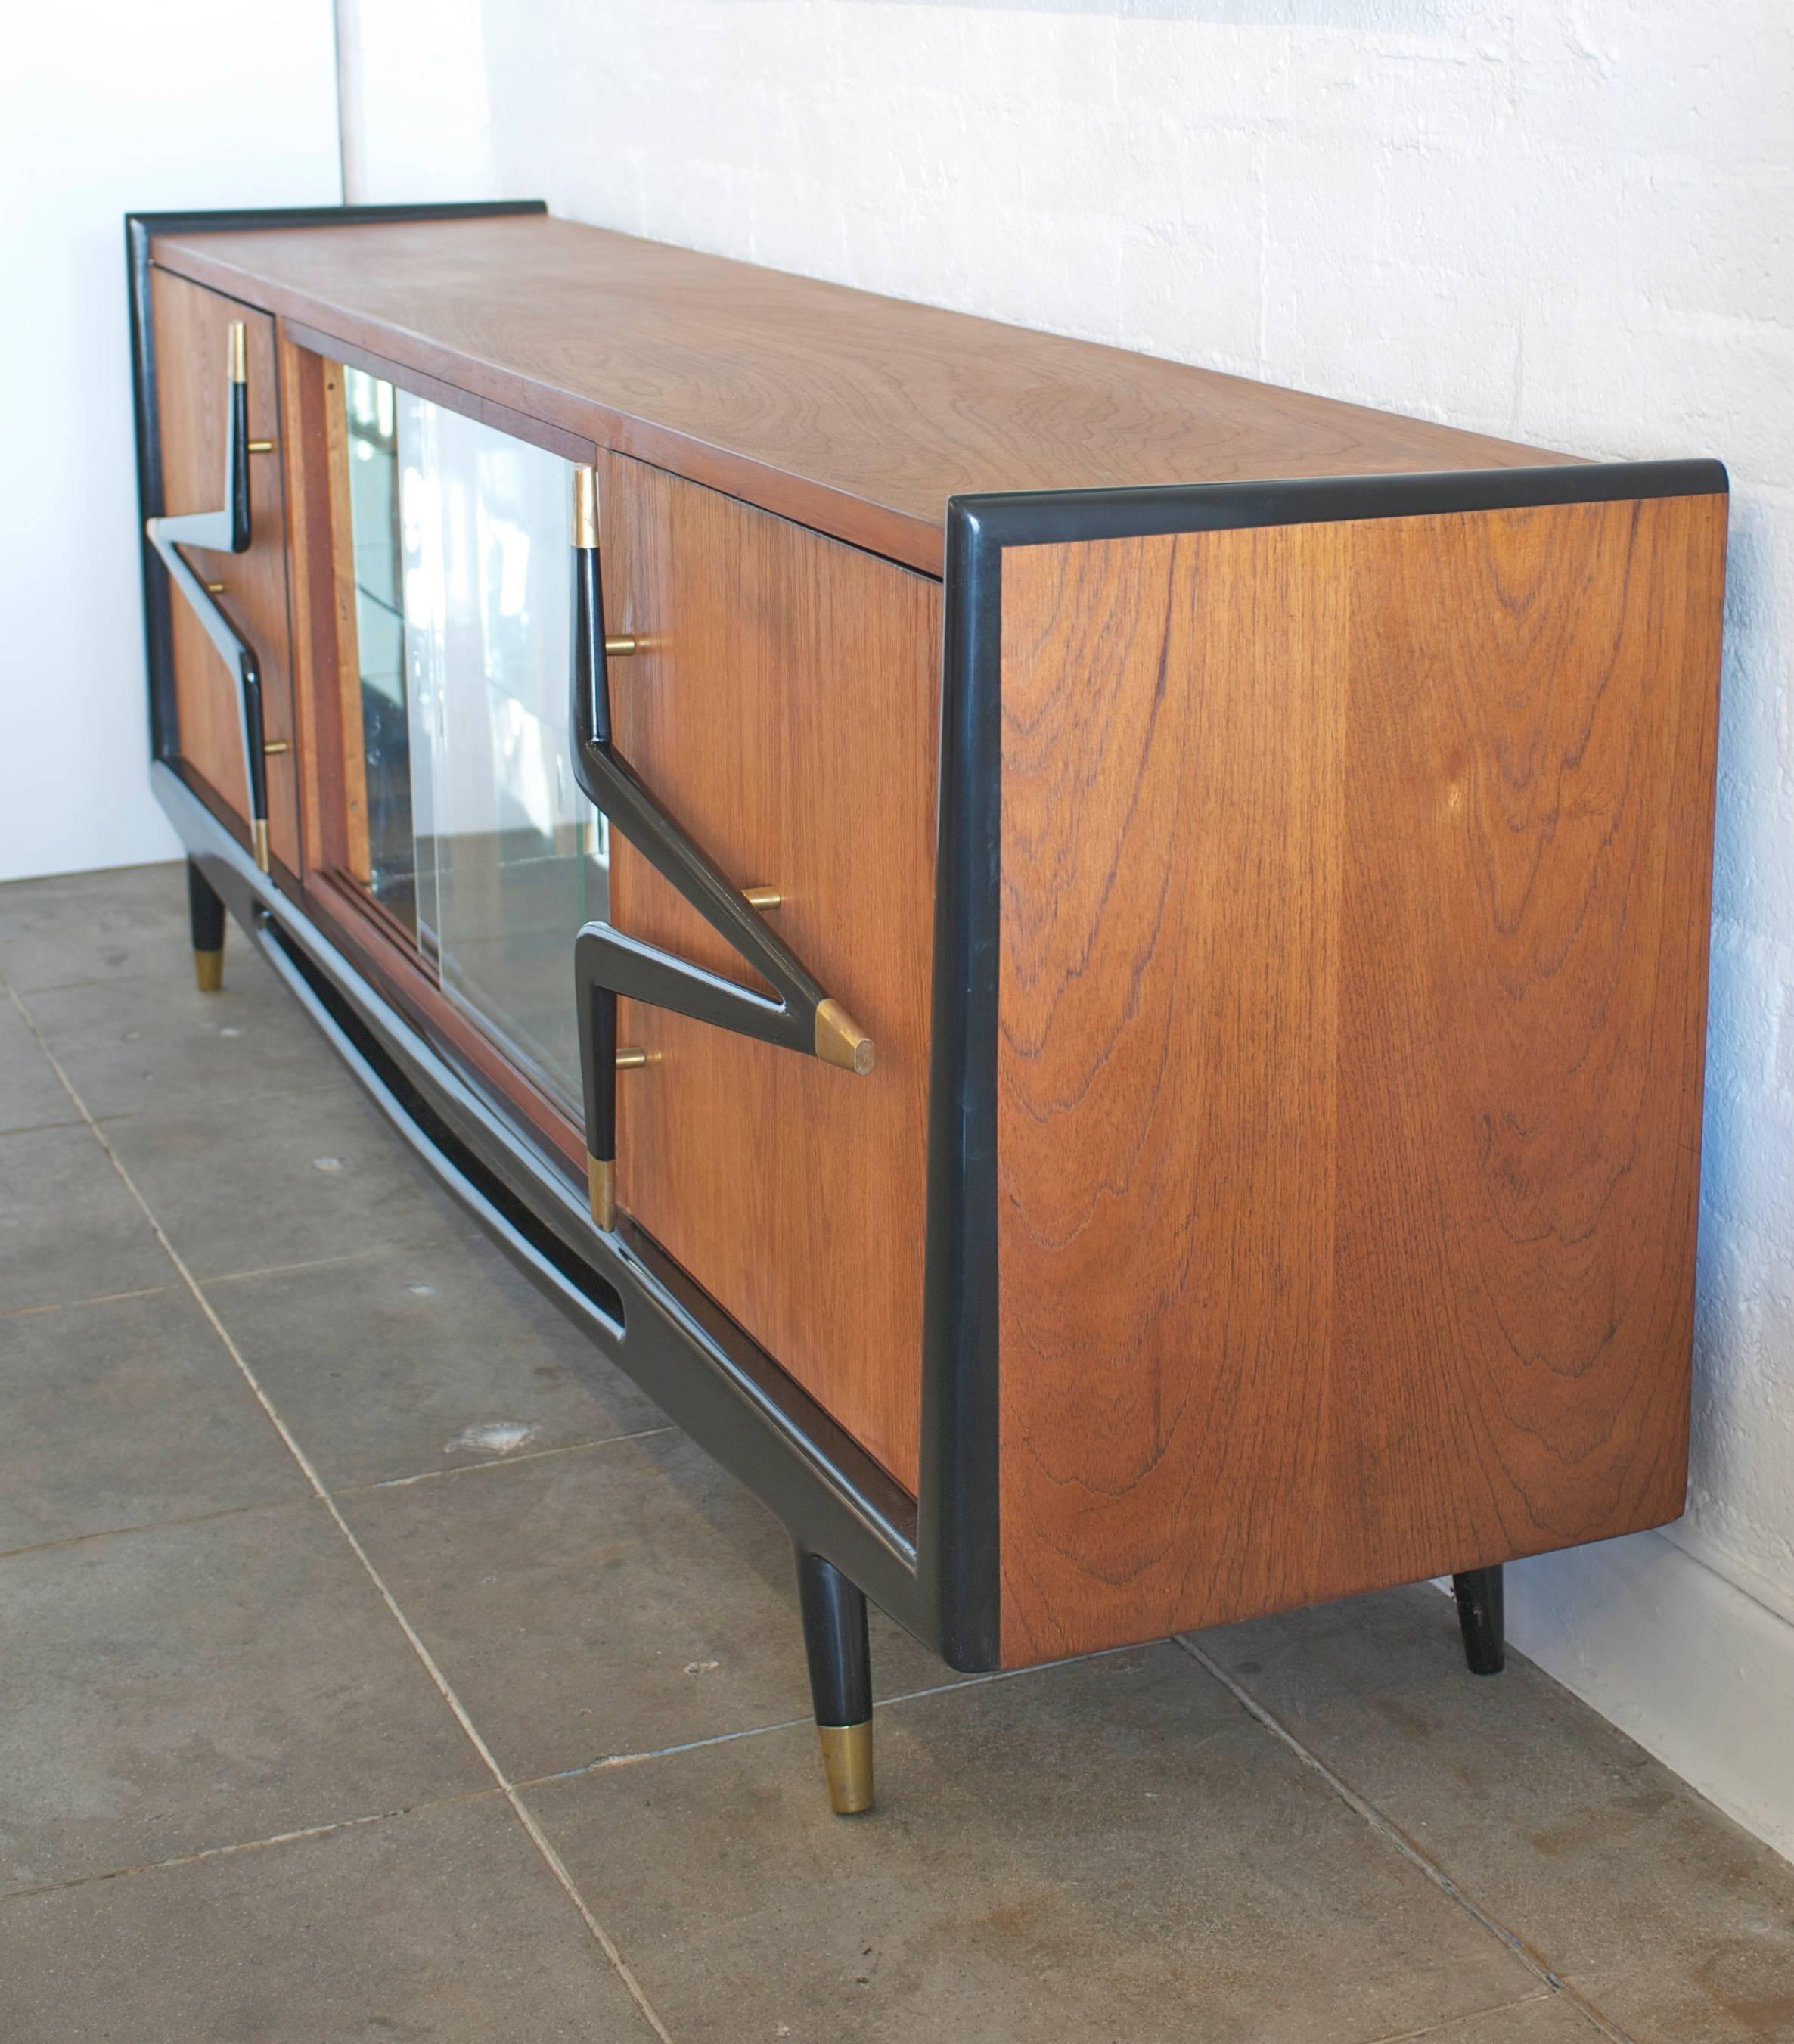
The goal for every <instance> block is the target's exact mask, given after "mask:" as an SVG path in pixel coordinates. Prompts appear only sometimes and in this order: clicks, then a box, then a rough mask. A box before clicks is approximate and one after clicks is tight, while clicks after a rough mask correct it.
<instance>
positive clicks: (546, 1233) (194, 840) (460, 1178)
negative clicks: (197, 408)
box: [151, 763, 943, 1650]
mask: <svg viewBox="0 0 1794 2044" xmlns="http://www.w3.org/2000/svg"><path fill="white" fill-rule="evenodd" d="M151 780H152V786H153V787H154V790H155V792H156V797H157V799H158V800H159V801H160V802H161V804H162V806H163V809H165V810H166V811H167V813H168V816H169V818H170V820H171V821H172V822H173V824H174V825H175V829H176V830H177V831H178V832H179V834H180V836H181V838H182V841H183V842H184V843H185V844H186V847H187V850H188V853H189V855H190V858H191V859H193V860H194V863H195V864H196V865H197V866H198V869H199V871H200V873H201V874H202V877H203V878H204V881H205V882H206V885H207V886H209V887H210V888H211V889H213V892H214V893H217V894H218V895H219V896H221V897H222V898H223V900H224V901H225V904H226V905H227V906H228V907H229V909H230V912H231V913H232V915H233V916H235V917H236V920H237V921H238V923H239V924H241V925H242V927H243V928H244V929H245V930H246V931H247V932H248V933H249V936H250V937H251V938H252V940H253V941H254V942H255V944H256V945H257V947H259V949H260V950H261V951H262V952H263V955H265V956H266V957H267V959H268V961H269V962H270V963H271V965H272V966H273V967H274V969H275V972H276V973H277V974H279V977H280V978H282V980H283V981H284V982H286V985H287V986H288V988H289V989H290V991H291V992H292V993H293V994H294V997H296V998H297V999H298V1001H299V1002H300V1004H301V1005H302V1006H303V1007H304V1008H305V1010H306V1012H308V1013H309V1015H310V1016H311V1017H312V1019H313V1021H314V1022H316V1023H317V1025H318V1027H319V1028H321V1029H322V1030H323V1032H324V1033H325V1035H326V1036H327V1037H328V1039H329V1040H330V1042H331V1043H332V1046H333V1047H335V1049H336V1051H337V1052H338V1054H339V1055H340V1056H341V1057H342V1058H344V1060H345V1062H347V1063H348V1066H350V1069H351V1070H352V1071H353V1072H354V1073H355V1076H356V1078H358V1079H359V1081H360V1082H361V1084H362V1085H363V1086H364V1087H365V1088H366V1089H367V1092H368V1093H369V1095H370V1096H371V1098H372V1099H373V1101H375V1105H377V1106H378V1107H379V1108H380V1109H381V1110H382V1112H383V1113H385V1114H386V1116H387V1118H388V1119H389V1120H390V1121H391V1122H392V1124H393V1125H394V1128H396V1129H397V1130H398V1132H399V1133H400V1135H402V1136H403V1137H404V1138H405V1141H406V1142H407V1143H409V1144H410V1146H411V1147H412V1148H413V1150H414V1151H416V1153H417V1155H418V1156H419V1158H421V1160H422V1161H423V1162H424V1163H426V1164H427V1165H428V1166H429V1167H430V1169H431V1170H432V1171H434V1172H435V1174H436V1176H437V1178H439V1179H440V1181H442V1183H443V1184H444V1186H445V1187H446V1188H447V1189H448V1191H449V1192H450V1193H452V1194H453V1195H454V1197H455V1198H457V1199H459V1201H461V1202H462V1204H463V1205H464V1206H466V1207H467V1209H468V1211H469V1212H471V1213H472V1214H473V1215H474V1217H475V1218H476V1219H477V1220H478V1221H479V1222H480V1223H481V1224H482V1226H483V1227H484V1228H486V1230H487V1231H488V1232H489V1233H490V1235H492V1236H493V1238H494V1240H496V1241H497V1243H498V1244H499V1246H500V1247H501V1248H502V1249H503V1250H504V1251H505V1253H506V1254H508V1255H509V1257H510V1258H511V1259H512V1261H513V1262H515V1263H516V1264H517V1266H518V1268H519V1269H520V1270H522V1271H523V1272H524V1274H525V1275H527V1276H528V1277H529V1278H530V1279H531V1280H532V1281H533V1282H534V1283H535V1284H536V1285H537V1286H538V1288H539V1289H540V1290H541V1291H543V1292H544V1293H545V1294H546V1295H547V1297H549V1298H551V1300H553V1301H554V1302H555V1304H556V1305H557V1306H559V1308H560V1309H561V1311H562V1312H563V1313H565V1314H566V1315H567V1317H568V1319H569V1320H571V1321H572V1322H573V1323H574V1325H575V1326H577V1327H579V1328H580V1329H581V1331H582V1332H584V1333H585V1334H586V1335H588V1336H589V1337H590V1339H591V1340H592V1343H593V1344H594V1347H595V1348H596V1349H597V1350H599V1351H601V1353H602V1354H604V1355H605V1356H608V1357H609V1358H610V1360H611V1361H612V1362H614V1363H615V1364H616V1365H617V1366H618V1367H619V1368H620V1369H621V1370H623V1371H624V1373H625V1374H627V1375H628V1376H629V1377H632V1378H633V1379H634V1381H636V1383H637V1384H639V1385H640V1386H641V1387H642V1389H643V1390H644V1391H646V1392H647V1394H648V1395H649V1397H651V1398H652V1399H654V1400H655V1402H656V1404H659V1406H660V1407H661V1408H662V1409H663V1411H664V1412H666V1413H667V1416H668V1417H669V1418H670V1419H671V1420H673V1421H674V1423H675V1424H676V1425H677V1426H678V1427H681V1428H682V1429H683V1430H684V1431H686V1433H688V1434H690V1435H691V1436H692V1438H693V1439H694V1440H695V1441H697V1443H698V1444H699V1446H700V1447H703V1448H704V1449H705V1450H707V1451H708V1452H709V1454H711V1455H713V1457H714V1458H716V1461H717V1462H720V1463H721V1464H722V1466H724V1468H725V1469H726V1470H728V1471H729V1472H730V1473H731V1474H732V1475H733V1476H735V1477H736V1478H737V1479H738V1480H739V1481H740V1482H742V1483H743V1484H744V1485H746V1486H747V1488H748V1489H750V1490H751V1491H753V1492H754V1493H755V1495H756V1496H759V1498H760V1499H761V1500H763V1502H764V1503H765V1504H766V1505H767V1507H768V1508H769V1509H770V1510H771V1511H772V1512H774V1514H775V1515H776V1516H778V1518H779V1519H780V1520H782V1522H783V1523H784V1524H785V1525H786V1527H787V1528H788V1529H789V1531H790V1533H791V1535H792V1538H793V1541H795V1542H797V1543H798V1544H800V1545H801V1546H802V1547H803V1548H804V1549H805V1551H807V1552H810V1553H815V1554H826V1555H828V1557H829V1558H830V1559H831V1560H832V1561H833V1562H835V1563H836V1566H838V1567H839V1569H841V1570H842V1571H843V1573H845V1574H846V1575H847V1576H848V1577H850V1578H851V1580H852V1581H854V1582H855V1583H857V1584H858V1585H859V1586H860V1588H861V1589H863V1590H864V1591H865V1592H866V1594H867V1595H868V1596H870V1597H871V1598H872V1599H873V1600H874V1602H875V1603H877V1604H878V1605H880V1606H881V1608H882V1609H884V1610H885V1611H886V1612H889V1614H890V1616H892V1617H893V1618H894V1619H897V1622H898V1623H900V1624H901V1625H904V1626H905V1627H908V1629H909V1631H912V1632H913V1633H914V1634H915V1635H916V1637H917V1638H918V1639H921V1640H922V1641H923V1642H924V1643H925V1644H927V1645H928V1646H933V1647H935V1649H936V1650H941V1649H942V1647H943V1642H941V1641H940V1640H939V1638H938V1637H936V1636H935V1633H934V1631H933V1630H932V1603H931V1601H930V1600H929V1599H928V1597H927V1596H926V1595H925V1594H924V1591H923V1589H922V1586H921V1582H920V1575H919V1571H918V1566H917V1556H916V1517H915V1508H914V1505H913V1504H912V1501H911V1500H910V1499H909V1496H908V1495H907V1493H905V1492H904V1491H903V1490H902V1489H901V1488H900V1487H899V1486H898V1485H897V1484H896V1483H895V1482H893V1481H892V1479H891V1478H890V1477H889V1476H888V1475H886V1474H885V1472H884V1471H883V1470H882V1469H880V1468H879V1466H878V1464H877V1463H876V1462H874V1461H873V1460H872V1458H870V1456H869V1455H868V1454H866V1452H865V1450H863V1449H862V1448H861V1447H859V1444H858V1443H856V1442H855V1441H854V1440H853V1439H852V1438H851V1436H850V1435H847V1433H845V1432H844V1431H843V1430H842V1428H841V1427H839V1425H838V1424H837V1423H836V1422H835V1421H834V1420H832V1419H830V1418H829V1416H828V1414H827V1413H826V1412H824V1411H823V1409H822V1408H821V1407H820V1406H819V1405H818V1404H816V1402H815V1400H813V1399H812V1398H810V1397H809V1395H808V1394H807V1393H805V1392H804V1391H803V1389H801V1387H800V1386H799V1385H797V1384H796V1383H795V1382H794V1381H793V1379H792V1378H790V1377H789V1376H787V1375H786V1373H785V1372H784V1371H783V1370H781V1369H780V1368H779V1367H778V1364H777V1363H776V1362H774V1360H773V1358H771V1357H770V1356H769V1355H768V1354H766V1351H765V1350H763V1349H762V1348H760V1347H759V1346H758V1345H757V1344H756V1343H755V1342H754V1341H753V1340H752V1339H751V1337H750V1336H748V1335H747V1334H746V1333H745V1332H744V1331H743V1330H742V1329H741V1328H740V1327H737V1326H736V1324H735V1323H734V1322H732V1320H729V1318H728V1316H727V1315H726V1314H724V1312H723V1311H722V1309H721V1308H720V1307H719V1306H717V1304H716V1302H715V1301H713V1300H712V1299H710V1298H709V1297H708V1296H707V1295H706V1294H705V1293H703V1292H702V1291H701V1289H699V1288H698V1287H697V1285H695V1284H694V1283H693V1281H692V1280H691V1279H690V1277H688V1276H687V1275H686V1274H685V1273H684V1272H683V1271H682V1270H680V1269H679V1267H678V1266H677V1265H676V1264H674V1262H672V1260H671V1259H670V1258H669V1257H668V1256H667V1254H666V1253H665V1251H663V1250H662V1249H661V1248H660V1247H659V1244H658V1243H655V1241H654V1239H652V1238H651V1236H649V1235H647V1234H645V1233H644V1232H643V1231H641V1230H640V1229H639V1228H636V1227H635V1226H634V1225H633V1224H632V1223H630V1222H629V1221H628V1220H622V1221H620V1223H619V1225H618V1228H617V1231H615V1232H614V1233H613V1234H610V1235H606V1234H604V1233H602V1232H601V1231H599V1230H598V1229H597V1228H594V1226H593V1224H592V1221H591V1219H590V1215H589V1214H588V1213H587V1212H586V1206H585V1201H584V1198H583V1195H582V1189H581V1188H579V1187H578V1186H576V1185H574V1184H573V1183H572V1182H571V1181H570V1180H569V1178H567V1174H566V1173H565V1170H564V1169H563V1167H562V1166H561V1165H560V1163H559V1161H558V1160H555V1159H553V1158H550V1157H549V1156H548V1155H547V1154H546V1153H545V1152H544V1151H543V1150H542V1149H541V1147H540V1145H539V1144H538V1143H536V1140H535V1139H534V1138H533V1137H532V1135H531V1134H530V1133H529V1132H528V1131H525V1130H523V1129H521V1128H518V1127H517V1125H516V1124H514V1123H513V1122H511V1121H509V1120H508V1119H506V1118H505V1117H504V1116H501V1114H500V1113H499V1112H498V1111H497V1109H496V1108H494V1105H492V1104H491V1103H490V1101H488V1099H487V1098H486V1097H485V1096H484V1094H483V1093H482V1090H481V1089H479V1087H478V1082H477V1080H474V1081H470V1080H469V1079H468V1078H464V1077H463V1075H462V1074H460V1073H459V1071H457V1070H455V1068H454V1067H453V1066H451V1064H450V1063H449V1062H448V1061H447V1059H445V1058H444V1057H443V1056H442V1055H440V1052H439V1051H437V1050H436V1048H435V1047H433V1046H432V1044H431V1043H429V1042H428V1039H426V1038H425V1037H424V1035H422V1033H421V1032H420V1031H419V1030H418V1029H417V1028H416V1027H415V1026H414V1025H413V1024H412V1023H411V1022H409V1020H407V1019H406V1018H405V1016H402V1015H401V1014H400V1013H399V1012H398V1010H397V1009H394V1008H393V1007H392V1006H391V1005H390V1004H389V1003H388V1002H387V1001H386V1000H385V999H384V997H382V995H381V994H380V993H378V991H377V990H376V989H375V988H374V986H373V985H371V983H370V982H368V981H367V979H365V978H363V975H362V974H360V973H359V971H358V970H356V968H355V966H354V965H353V964H352V962H350V960H349V959H348V958H346V957H345V956H344V955H343V954H342V953H341V952H340V951H338V950H337V949H336V947H335V946H334V945H333V944H332V943H330V941H329V940H328V938H326V937H325V936H324V935H323V933H322V932H321V931H320V930H319V929H318V928H317V927H316V925H315V924H313V923H312V922H311V920H309V917H308V916H305V914H304V913H303V912H302V910H301V909H298V907H297V906H295V905H294V904H293V903H292V902H290V901H287V900H286V898H285V897H283V896H282V894H281V893H279V891H278V890H277V889H275V887H274V886H273V885H272V884H271V882H269V881H268V880H267V878H265V877H264V876H263V875H262V874H259V873H258V872H257V871H256V870H255V865H254V863H253V862H252V859H250V858H249V855H248V853H247V852H245V851H244V850H243V848H242V847H241V846H240V845H239V844H238V843H237V842H236V839H235V838H234V837H233V836H232V835H231V834H230V832H229V831H228V830H227V829H226V828H225V826H224V825H223V824H221V822H220V821H219V820H217V817H215V816H213V814H212V813H211V812H210V810H209V809H207V808H206V806H205V805H204V804H203V803H202V802H201V801H199V799H198V797H197V796H196V795H195V794H194V793H193V792H192V790H190V788H189V787H188V786H187V785H186V782H184V781H183V780H182V779H181V778H180V777H179V774H176V773H175V771H174V770H173V769H172V768H171V767H168V766H167V765H166V764H165V763H159V764H157V765H156V766H155V767H152V770H151ZM598 1388H601V1385H599V1386H598Z"/></svg>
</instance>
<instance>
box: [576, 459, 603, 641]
mask: <svg viewBox="0 0 1794 2044" xmlns="http://www.w3.org/2000/svg"><path fill="white" fill-rule="evenodd" d="M573 544H574V545H575V546H576V547H595V546H596V545H597V544H598V471H597V470H596V469H595V468H594V467H593V466H592V464H591V463H590V462H584V461H582V462H581V463H578V466H577V467H575V468H574V471H573ZM605 651H607V652H608V651H609V646H608V645H607V646H606V647H605Z"/></svg>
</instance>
